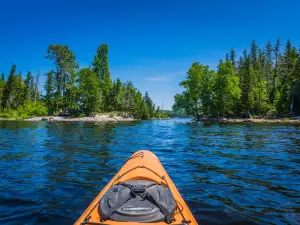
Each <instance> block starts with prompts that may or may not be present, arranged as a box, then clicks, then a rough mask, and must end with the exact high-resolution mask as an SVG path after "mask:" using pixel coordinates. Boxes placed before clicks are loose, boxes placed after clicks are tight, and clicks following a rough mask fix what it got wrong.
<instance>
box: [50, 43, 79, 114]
mask: <svg viewBox="0 0 300 225" xmlns="http://www.w3.org/2000/svg"><path fill="white" fill-rule="evenodd" d="M45 58H47V59H50V60H53V61H54V64H55V66H56V72H55V73H56V74H55V76H54V77H55V85H56V88H55V89H56V94H55V102H56V107H57V111H58V112H59V113H63V114H66V113H71V112H72V111H73V110H75V107H76V95H77V88H76V80H77V69H78V68H79V64H78V62H76V56H75V54H74V53H73V52H72V51H71V50H70V49H69V47H68V46H67V45H65V46H63V45H53V44H51V45H49V47H48V49H47V54H46V56H45Z"/></svg>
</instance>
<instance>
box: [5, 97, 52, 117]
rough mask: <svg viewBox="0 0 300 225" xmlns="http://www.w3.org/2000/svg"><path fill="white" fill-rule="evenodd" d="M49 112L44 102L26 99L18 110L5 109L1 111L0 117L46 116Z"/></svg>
mask: <svg viewBox="0 0 300 225" xmlns="http://www.w3.org/2000/svg"><path fill="white" fill-rule="evenodd" d="M47 114H48V109H47V107H46V106H45V105H44V104H43V103H42V102H31V101H26V102H24V105H22V106H21V107H19V108H18V109H16V110H13V109H11V108H7V109H5V110H4V111H3V112H2V113H0V118H13V119H26V118H29V117H33V116H46V115H47Z"/></svg>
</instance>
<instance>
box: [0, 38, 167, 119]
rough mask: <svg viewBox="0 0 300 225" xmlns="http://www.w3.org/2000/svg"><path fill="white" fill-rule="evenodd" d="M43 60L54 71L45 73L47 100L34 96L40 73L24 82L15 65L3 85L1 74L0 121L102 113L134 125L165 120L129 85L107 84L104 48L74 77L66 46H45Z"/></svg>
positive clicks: (71, 56)
mask: <svg viewBox="0 0 300 225" xmlns="http://www.w3.org/2000/svg"><path fill="white" fill-rule="evenodd" d="M45 58H47V59H50V60H52V61H53V63H54V65H55V69H51V70H50V71H49V72H48V73H46V81H45V84H44V89H45V92H46V94H45V95H44V96H42V99H40V98H39V92H38V79H39V73H38V74H37V76H36V77H35V78H34V76H33V75H32V73H31V72H28V73H27V75H26V78H25V80H23V78H22V76H21V74H18V75H17V74H16V65H12V68H11V71H10V73H9V76H8V79H7V81H5V79H4V74H3V73H2V75H1V80H0V112H1V114H0V117H8V118H27V117H30V116H44V115H47V114H48V115H58V114H63V115H69V116H71V117H72V116H76V117H78V116H83V115H92V116H93V115H96V114H97V113H105V112H118V115H121V116H124V117H132V116H133V117H135V118H137V119H150V118H162V117H165V114H164V113H163V112H160V111H159V110H158V111H156V110H155V105H154V104H153V102H152V99H151V98H150V96H149V95H148V93H146V95H145V96H144V97H143V96H142V93H141V92H140V91H138V90H137V88H136V87H134V85H133V84H132V82H130V81H127V82H125V83H123V82H121V80H120V79H117V80H116V81H112V80H111V76H110V72H109V65H108V46H107V44H102V45H100V46H99V47H98V49H97V53H96V55H95V57H94V62H93V63H92V64H93V69H90V68H83V69H81V70H79V71H78V69H79V64H78V63H77V61H76V56H75V54H74V53H73V52H72V51H71V50H70V49H69V47H68V46H64V45H53V44H51V45H49V47H48V49H47V53H46V56H45ZM43 103H44V104H45V105H46V106H45V105H44V104H43ZM121 112H122V113H121Z"/></svg>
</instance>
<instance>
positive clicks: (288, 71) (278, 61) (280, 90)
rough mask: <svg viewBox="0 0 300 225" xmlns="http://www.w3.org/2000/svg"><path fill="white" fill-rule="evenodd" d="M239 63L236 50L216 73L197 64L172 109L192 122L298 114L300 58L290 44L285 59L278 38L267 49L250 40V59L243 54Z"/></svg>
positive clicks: (183, 82) (299, 106)
mask: <svg viewBox="0 0 300 225" xmlns="http://www.w3.org/2000/svg"><path fill="white" fill-rule="evenodd" d="M235 58H236V54H235V51H234V49H232V50H231V51H230V54H229V55H228V54H226V59H229V60H230V61H229V60H226V61H225V62H222V61H221V62H220V65H219V67H218V72H217V73H216V72H214V71H210V70H209V69H208V67H207V66H206V67H205V66H203V65H201V64H199V63H194V64H193V65H192V67H191V68H190V69H189V71H188V72H187V78H186V79H185V80H184V81H182V82H181V83H180V85H181V86H183V88H184V91H183V92H182V93H181V94H177V95H175V96H174V98H175V104H174V105H173V110H174V111H180V110H184V112H185V113H186V114H187V115H191V116H194V117H199V116H215V115H219V116H240V115H243V114H247V115H249V114H254V115H270V112H272V113H271V114H272V115H271V116H272V117H274V115H279V116H280V115H285V114H288V113H293V112H295V113H297V114H300V59H299V52H297V50H296V48H295V47H293V46H292V44H291V42H290V40H288V41H287V44H286V47H285V51H284V53H283V54H282V53H281V52H280V40H279V39H278V40H277V43H276V44H275V46H274V48H273V47H272V44H271V42H268V43H267V45H266V46H265V48H264V49H260V48H259V47H258V45H257V43H256V42H255V41H252V43H251V50H250V54H248V53H247V50H246V49H245V50H244V52H243V55H242V56H241V57H240V58H239V60H238V62H236V60H235ZM275 110H276V111H275ZM275 112H276V113H275Z"/></svg>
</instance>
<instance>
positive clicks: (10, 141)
mask: <svg viewBox="0 0 300 225" xmlns="http://www.w3.org/2000/svg"><path fill="white" fill-rule="evenodd" d="M140 149H149V150H151V151H153V152H154V153H155V154H156V155H157V156H158V157H159V159H160V160H161V162H162V164H163V165H164V166H165V168H166V170H167V172H168V173H169V175H170V176H171V178H172V179H173V181H174V182H175V184H176V185H177V188H178V189H179V191H180V192H181V194H182V196H183V197H184V199H185V200H186V201H187V203H188V205H189V207H190V209H191V211H192V212H193V214H194V215H195V217H196V219H197V221H198V222H199V223H200V224H203V225H204V224H300V216H299V213H300V127H299V126H286V125H285V126H281V125H247V124H244V125H224V126H222V125H218V124H203V123H200V122H192V121H191V120H189V119H173V120H159V121H158V120H157V121H156V120H154V121H141V122H123V123H115V124H106V125H105V124H94V123H48V122H36V123H35V122H13V121H0V224H7V225H11V224H73V222H74V221H75V220H76V219H77V218H78V217H79V216H80V215H81V213H82V212H83V211H84V209H85V208H86V207H87V206H88V205H89V203H90V202H91V201H92V200H93V199H94V198H95V196H96V195H97V194H98V193H99V191H100V190H101V189H102V188H103V187H104V185H105V184H106V183H107V182H108V181H109V180H110V179H111V178H112V176H113V175H114V174H115V173H116V172H117V171H118V170H119V169H120V167H121V166H122V165H123V163H124V162H125V160H126V159H127V158H128V157H129V156H130V155H131V154H132V153H134V152H135V151H137V150H140Z"/></svg>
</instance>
